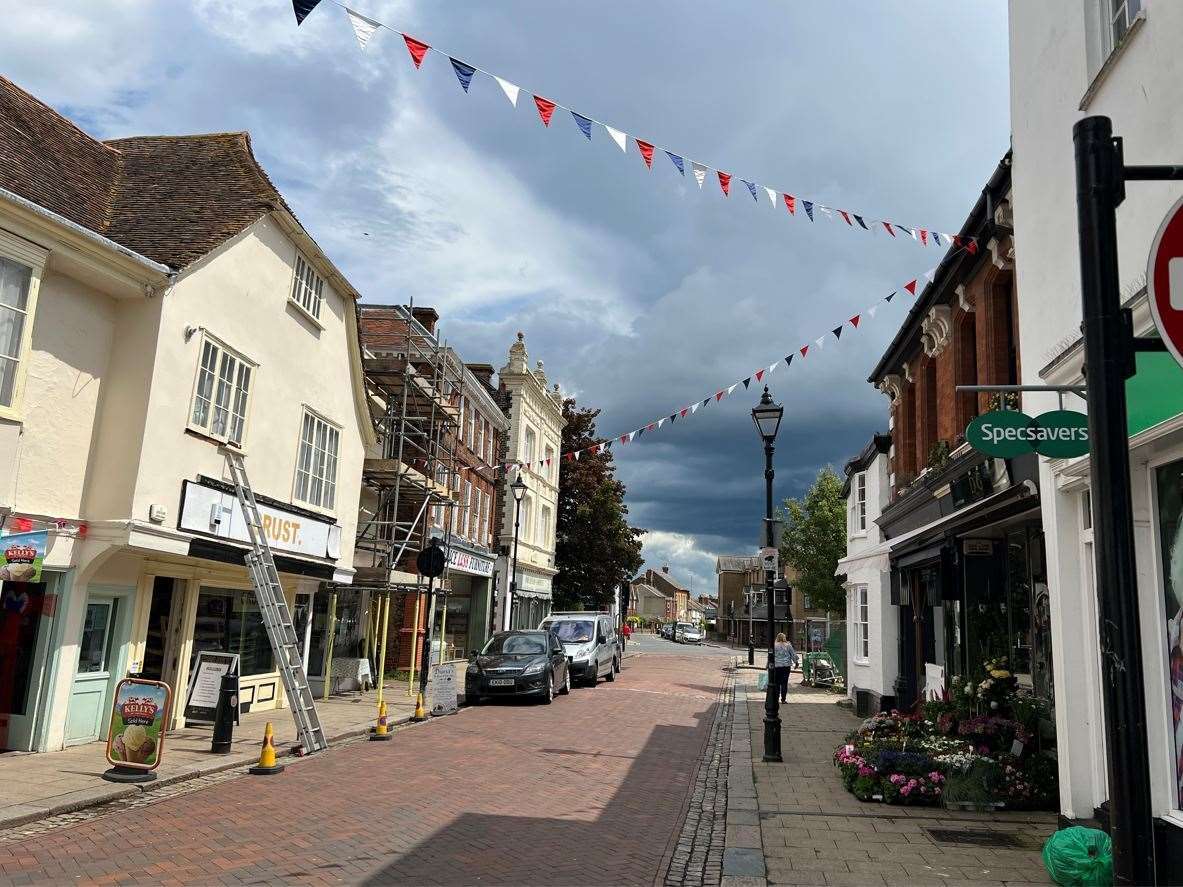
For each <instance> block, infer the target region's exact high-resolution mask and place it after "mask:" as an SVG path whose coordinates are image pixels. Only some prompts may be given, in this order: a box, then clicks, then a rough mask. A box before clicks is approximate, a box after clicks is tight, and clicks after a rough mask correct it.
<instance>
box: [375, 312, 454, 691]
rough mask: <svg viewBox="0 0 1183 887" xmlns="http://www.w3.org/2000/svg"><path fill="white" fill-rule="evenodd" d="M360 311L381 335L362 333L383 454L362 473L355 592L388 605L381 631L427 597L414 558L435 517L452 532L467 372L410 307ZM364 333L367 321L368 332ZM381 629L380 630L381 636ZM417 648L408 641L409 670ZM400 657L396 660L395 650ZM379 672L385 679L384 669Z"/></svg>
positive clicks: (380, 450)
mask: <svg viewBox="0 0 1183 887" xmlns="http://www.w3.org/2000/svg"><path fill="white" fill-rule="evenodd" d="M362 311H363V318H364V314H365V312H367V311H373V312H375V324H374V325H375V326H378V325H380V328H381V330H380V333H377V334H375V335H372V336H371V335H368V334H366V333H365V332H363V344H364V346H365V347H364V348H363V351H362V367H363V372H364V377H365V384H366V395H367V401H368V403H369V405H370V412H371V417H372V418H373V421H374V425H375V429H376V432H377V437H378V447H379V449H378V450H377V451H376V452H373V453H370V454H367V457H366V459H365V463H364V466H363V470H362V506H361V513H360V514H359V519H358V531H357V540H356V552H357V554H356V555H355V559H354V567H355V569H356V571H357V573H356V577H355V585H360V586H363V587H367V588H369V589H370V590H371V592H372V593H376V596H377V597H378V598H380V599H382V603H381V605H380V606H382V607H383V608H384V609H385V611H386V612H385V616H384V617H383V619H382V622H383V623H384V622H386V620H387V619H388V618H389V609H390V606H391V602H392V601H391V599H392V598H394V599H395V601H396V603H395V606H394V609H395V611H396V616H395V618H396V620H401V615H402V607H403V604H404V602H405V600H406V595H408V594H415V595H416V596H417V597H416V600H417V601H418V596H419V595H421V593H422V590H423V588H422V581H421V579H420V577H419V576H418V574H417V571H416V570H415V568H414V558H415V556H416V555H417V554H418V553H419V551H420V550H421V549H423V548H424V547H426V545H427V543H428V541H429V534H430V531H431V527H432V522H433V518H434V519H435V520H437V521H438V522H439V524H440V525H441V526H442V527H443V528H450V527H451V525H452V519H451V516H452V514H451V509H453V508H456V507H458V506H459V493H458V491H459V487H460V484H459V472H458V467H457V462H456V454H455V446H456V441H457V440H458V439H459V437H460V433H459V432H460V428H459V422H460V412H459V404H460V395H461V390H462V385H463V372H464V369H463V366H462V365H461V364H459V362H458V361H457V360H456V359H455V357H454V355H453V353H452V352H451V350H450V349H449V348H448V347H447V345H446V343H444V342H441V341H440V340H439V338H438V337H437V336H436V334H435V333H434V332H432V331H429V330H428V329H427V328H426V327H425V326H423V325H422V324H421V323H420V322H419V321H418V320H417V319H416V318H415V316H414V314H413V311H412V309H411V308H410V307H408V306H402V305H397V306H374V307H373V308H367V307H366V306H363V308H362ZM379 314H380V317H379V316H378V315H379ZM368 326H370V324H369V323H367V322H366V321H364V320H363V324H362V328H363V331H365V330H366V329H367V327H368ZM367 340H369V341H367ZM445 533H446V530H445ZM417 606H418V604H417ZM417 612H418V611H417ZM376 617H377V614H376V613H375V614H374V617H372V618H375V619H376ZM415 621H416V631H417V626H418V618H417V617H416V620H415ZM397 624H399V623H398V622H396V623H395V624H394V625H391V628H395V625H397ZM375 628H378V626H377V625H375ZM384 628H385V626H383V628H382V629H378V632H379V633H380V634H381V635H382V636H385V634H386V631H385V630H383V629H384ZM397 630H398V629H397V628H395V631H397ZM413 636H414V635H413ZM416 646H417V645H416V644H415V643H414V642H412V647H411V655H410V657H409V661H410V662H411V663H412V664H413V663H415V662H417V656H416V650H415V647H416ZM375 652H377V651H376V650H375ZM383 652H385V650H383ZM394 657H395V661H397V659H398V657H399V651H398V650H397V649H396V650H395V651H394ZM377 664H378V669H379V671H381V670H382V669H383V668H384V666H385V663H384V662H379V663H377ZM379 680H380V678H379Z"/></svg>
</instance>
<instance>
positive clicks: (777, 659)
mask: <svg viewBox="0 0 1183 887" xmlns="http://www.w3.org/2000/svg"><path fill="white" fill-rule="evenodd" d="M800 664H801V659H800V657H799V656H798V655H797V651H796V650H794V649H793V645H792V644H790V643H789V639H788V638H787V637H785V633H784V632H783V631H782V632H780V634H778V635H777V636H776V643H775V644H774V645H773V648H772V666H773V671H774V672H775V677H776V688H777V690H779V691H780V701H781V702H788V701H789V673H790V672H791V671H792V670H793V668H794V667H795V666H799V665H800Z"/></svg>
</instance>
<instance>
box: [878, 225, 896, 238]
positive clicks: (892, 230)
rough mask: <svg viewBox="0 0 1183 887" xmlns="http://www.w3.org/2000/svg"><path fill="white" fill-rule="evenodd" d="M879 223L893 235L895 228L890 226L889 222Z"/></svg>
mask: <svg viewBox="0 0 1183 887" xmlns="http://www.w3.org/2000/svg"><path fill="white" fill-rule="evenodd" d="M880 224H881V225H882V226H883V227H884V228H886V229H887V233H888V234H890V235H891V236H892V237H895V229H894V228H892V227H891V222H880Z"/></svg>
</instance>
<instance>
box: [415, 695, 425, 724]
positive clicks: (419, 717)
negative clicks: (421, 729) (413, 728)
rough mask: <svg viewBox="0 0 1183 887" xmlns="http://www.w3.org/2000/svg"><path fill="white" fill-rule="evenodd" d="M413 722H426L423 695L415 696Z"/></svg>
mask: <svg viewBox="0 0 1183 887" xmlns="http://www.w3.org/2000/svg"><path fill="white" fill-rule="evenodd" d="M414 720H416V721H426V720H427V708H426V707H425V706H424V705H423V694H422V693H416V694H415V717H414Z"/></svg>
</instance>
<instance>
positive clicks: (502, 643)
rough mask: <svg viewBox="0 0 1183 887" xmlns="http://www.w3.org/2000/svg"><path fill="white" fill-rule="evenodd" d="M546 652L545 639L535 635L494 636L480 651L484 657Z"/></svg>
mask: <svg viewBox="0 0 1183 887" xmlns="http://www.w3.org/2000/svg"><path fill="white" fill-rule="evenodd" d="M545 652H546V638H545V637H543V636H541V635H536V634H495V635H493V637H491V638H489V643H487V644H485V649H483V650H481V654H482V655H484V656H498V655H505V654H509V653H517V654H529V655H538V654H539V653H545Z"/></svg>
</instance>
